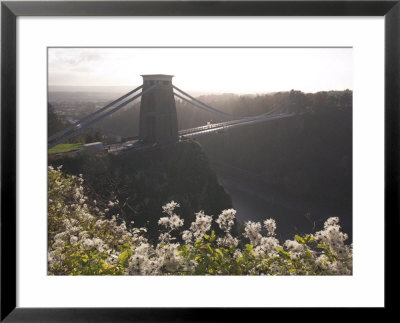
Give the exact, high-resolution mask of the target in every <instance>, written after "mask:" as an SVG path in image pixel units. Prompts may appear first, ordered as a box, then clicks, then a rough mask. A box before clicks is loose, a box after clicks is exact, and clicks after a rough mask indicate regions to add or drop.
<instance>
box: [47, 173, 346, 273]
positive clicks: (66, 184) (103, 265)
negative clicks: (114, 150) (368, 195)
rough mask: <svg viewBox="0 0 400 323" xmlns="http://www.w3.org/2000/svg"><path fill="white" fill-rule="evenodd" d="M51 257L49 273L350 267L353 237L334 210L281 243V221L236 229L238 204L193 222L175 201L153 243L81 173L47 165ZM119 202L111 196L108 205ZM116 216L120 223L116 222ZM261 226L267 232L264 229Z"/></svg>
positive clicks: (338, 269)
mask: <svg viewBox="0 0 400 323" xmlns="http://www.w3.org/2000/svg"><path fill="white" fill-rule="evenodd" d="M48 187H49V192H48V194H49V204H48V205H49V206H48V214H49V215H48V217H49V220H48V228H49V231H48V248H49V250H48V264H49V274H52V275H121V274H125V275H127V274H130V275H351V274H352V245H346V244H345V240H346V239H347V235H346V234H345V233H343V232H341V230H340V226H339V224H338V222H339V219H338V218H329V219H328V220H327V221H326V222H325V226H324V229H323V230H321V231H319V232H316V233H315V234H313V235H312V234H310V235H305V236H295V237H294V240H287V241H285V242H284V243H283V244H282V245H281V244H280V242H279V241H278V240H277V239H276V238H275V235H276V233H275V230H276V223H275V221H274V220H273V219H267V220H265V221H264V222H263V226H262V225H261V223H259V222H247V223H246V224H245V232H244V233H243V234H242V237H240V236H234V235H233V234H232V233H231V230H232V228H233V226H234V220H235V214H236V211H235V210H233V209H228V210H224V211H223V212H221V214H220V215H219V216H218V218H217V219H216V220H215V221H214V222H215V223H216V224H218V226H219V229H220V231H221V232H222V233H221V234H216V232H215V230H213V229H212V222H213V219H212V216H208V215H206V214H204V212H202V211H200V212H198V213H196V219H195V221H193V222H192V223H191V225H190V226H189V228H188V230H184V231H181V228H182V226H183V223H184V221H183V220H182V219H181V218H180V217H179V215H177V214H176V213H175V209H176V208H178V207H179V206H180V205H179V203H176V202H174V201H171V202H170V203H167V204H165V205H164V206H163V207H162V209H163V213H164V214H165V215H166V216H164V217H162V218H160V219H159V221H158V224H159V226H160V227H162V229H161V232H160V234H159V239H158V243H156V244H150V243H149V241H148V240H147V239H146V238H145V237H144V235H145V233H146V230H145V229H144V228H141V229H131V230H129V229H127V227H126V224H125V222H123V221H122V222H121V221H118V215H115V216H113V217H112V219H111V220H107V219H106V218H105V213H107V212H108V210H107V209H106V210H100V209H99V208H98V207H97V206H96V201H90V200H89V199H88V198H87V196H86V195H85V189H84V187H83V179H82V177H79V176H78V177H77V176H69V175H64V174H63V173H62V172H61V169H60V168H57V169H54V168H52V167H49V170H48ZM114 203H118V201H115V202H109V204H110V207H111V206H113V205H114ZM118 222H119V223H118ZM263 229H264V230H265V232H266V234H265V235H262V232H263ZM178 237H179V238H181V239H182V242H181V243H180V242H177V241H178Z"/></svg>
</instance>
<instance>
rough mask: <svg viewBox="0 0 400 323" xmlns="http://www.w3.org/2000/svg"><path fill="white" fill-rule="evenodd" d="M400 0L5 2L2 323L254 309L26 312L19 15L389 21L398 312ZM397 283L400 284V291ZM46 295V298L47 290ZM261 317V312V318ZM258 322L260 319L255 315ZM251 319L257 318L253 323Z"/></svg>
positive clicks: (388, 167) (228, 315)
mask: <svg viewBox="0 0 400 323" xmlns="http://www.w3.org/2000/svg"><path fill="white" fill-rule="evenodd" d="M399 2H400V1H399V0H396V1H385V0H383V1H382V0H381V1H254V2H253V1H100V2H99V1H94V2H93V1H82V2H81V1H79V2H76V1H73V2H69V1H66V2H64V1H63V2H57V1H45V2H36V1H26V2H25V1H3V2H2V3H1V321H2V322H3V321H4V322H30V321H35V322H87V321H96V322H128V321H138V322H142V321H146V322H161V321H162V322H166V321H175V322H178V321H181V322H182V321H184V322H186V321H235V320H237V319H238V318H239V315H238V314H239V312H240V314H243V312H251V313H250V315H251V316H252V317H254V318H255V317H256V315H257V316H258V315H261V316H260V317H261V318H264V319H266V317H265V316H263V315H265V313H263V312H262V311H264V310H265V309H254V308H253V309H249V308H246V309H244V308H235V309H232V308H214V309H204V308H197V309H196V308H57V309H50V308H18V307H16V300H17V277H16V272H17V264H16V237H17V232H16V206H17V205H16V198H17V196H16V189H17V187H16V185H17V184H16V162H17V156H16V133H17V125H16V81H17V80H16V36H17V30H16V19H17V17H19V16H384V17H385V309H388V310H389V309H394V308H395V306H396V302H395V299H394V297H393V298H391V296H390V295H393V294H392V293H391V292H392V290H391V289H394V287H395V286H398V282H399V281H398V276H399V275H398V274H397V273H395V272H394V271H395V268H396V266H395V265H394V261H395V258H396V256H393V255H396V254H397V251H396V245H395V244H393V243H391V242H390V241H391V239H393V237H394V238H395V237H398V236H399V223H400V221H399V117H400V115H399V109H400V100H399V99H400V95H399V92H400V76H399V74H400V47H399V44H400V3H399ZM396 283H397V284H396ZM39 292H40V291H39ZM259 312H261V313H259ZM253 315H254V316H253ZM250 320H251V319H250Z"/></svg>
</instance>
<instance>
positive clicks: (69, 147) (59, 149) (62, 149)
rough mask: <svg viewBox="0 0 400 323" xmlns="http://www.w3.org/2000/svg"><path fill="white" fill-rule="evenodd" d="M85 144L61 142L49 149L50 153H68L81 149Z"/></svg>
mask: <svg viewBox="0 0 400 323" xmlns="http://www.w3.org/2000/svg"><path fill="white" fill-rule="evenodd" d="M82 145H83V144H81V143H76V144H60V145H57V146H55V147H53V148H51V149H49V152H48V153H49V155H52V154H58V153H66V152H68V151H74V150H79V149H81V147H82Z"/></svg>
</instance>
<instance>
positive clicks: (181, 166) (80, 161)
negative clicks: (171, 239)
mask: <svg viewBox="0 0 400 323" xmlns="http://www.w3.org/2000/svg"><path fill="white" fill-rule="evenodd" d="M49 165H51V166H53V167H57V166H59V165H63V168H62V169H63V171H64V172H66V173H69V174H73V175H78V174H82V175H83V178H84V179H85V183H86V186H88V187H89V188H90V194H89V195H90V197H91V198H92V199H95V200H96V201H97V203H98V205H99V206H102V207H109V208H110V213H118V214H120V215H121V216H122V219H124V220H126V222H127V223H130V221H134V222H135V226H138V227H140V226H146V227H147V228H148V230H149V235H150V236H151V237H154V235H155V234H156V233H157V230H158V229H159V226H158V224H157V221H158V219H159V218H160V217H161V216H162V208H161V206H162V205H165V204H166V203H168V202H170V201H171V200H174V201H175V202H178V203H179V204H180V206H181V207H180V210H179V214H180V216H181V217H182V218H183V219H184V221H185V226H184V227H186V226H187V225H189V223H190V222H192V221H193V220H194V217H195V215H194V213H195V212H199V211H200V210H203V211H204V212H206V214H209V215H216V214H219V213H220V212H221V211H222V210H224V209H229V208H231V207H232V201H231V198H230V196H229V195H228V194H227V193H226V192H225V190H224V188H223V187H222V186H221V185H220V184H219V183H218V180H217V177H216V175H215V173H214V172H213V170H212V169H211V168H210V165H209V163H208V160H207V157H206V155H205V154H204V152H203V150H202V149H201V147H200V146H199V145H198V144H197V143H195V142H193V141H188V142H181V143H177V144H174V145H170V146H167V147H162V148H158V149H155V150H151V151H142V152H132V153H126V154H122V155H118V156H116V155H112V154H108V155H90V154H78V155H77V156H75V157H62V158H60V157H58V158H55V157H50V156H49ZM109 200H111V201H116V200H118V201H119V203H118V204H115V205H114V206H112V205H110V206H108V205H105V203H107V202H106V201H109Z"/></svg>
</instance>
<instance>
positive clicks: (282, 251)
mask: <svg viewBox="0 0 400 323" xmlns="http://www.w3.org/2000/svg"><path fill="white" fill-rule="evenodd" d="M276 248H277V249H278V251H279V255H280V256H281V257H282V258H284V259H286V260H290V253H289V252H287V251H285V250H283V248H282V247H280V246H278V247H276Z"/></svg>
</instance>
